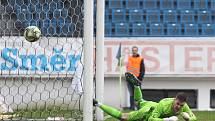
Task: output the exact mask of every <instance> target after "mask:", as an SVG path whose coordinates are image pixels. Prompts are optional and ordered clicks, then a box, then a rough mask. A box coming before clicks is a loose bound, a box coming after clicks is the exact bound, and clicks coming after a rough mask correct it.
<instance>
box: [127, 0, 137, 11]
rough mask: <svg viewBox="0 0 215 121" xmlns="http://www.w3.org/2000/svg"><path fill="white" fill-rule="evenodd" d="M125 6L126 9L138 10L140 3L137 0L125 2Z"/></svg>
mask: <svg viewBox="0 0 215 121" xmlns="http://www.w3.org/2000/svg"><path fill="white" fill-rule="evenodd" d="M125 6H126V8H127V9H138V8H140V1H139V0H126V1H125Z"/></svg>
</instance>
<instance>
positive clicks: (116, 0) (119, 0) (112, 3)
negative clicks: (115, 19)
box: [108, 0, 123, 9]
mask: <svg viewBox="0 0 215 121" xmlns="http://www.w3.org/2000/svg"><path fill="white" fill-rule="evenodd" d="M108 5H109V8H110V9H114V8H123V0H109V4H108Z"/></svg>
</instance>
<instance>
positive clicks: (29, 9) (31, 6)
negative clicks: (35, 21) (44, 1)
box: [27, 4, 36, 12]
mask: <svg viewBox="0 0 215 121" xmlns="http://www.w3.org/2000/svg"><path fill="white" fill-rule="evenodd" d="M27 10H28V11H29V12H35V11H36V5H32V4H30V5H28V8H27Z"/></svg>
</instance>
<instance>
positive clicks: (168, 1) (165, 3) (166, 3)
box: [160, 0, 175, 10]
mask: <svg viewBox="0 0 215 121" xmlns="http://www.w3.org/2000/svg"><path fill="white" fill-rule="evenodd" d="M160 8H161V9H168V10H169V9H175V5H174V0H160Z"/></svg>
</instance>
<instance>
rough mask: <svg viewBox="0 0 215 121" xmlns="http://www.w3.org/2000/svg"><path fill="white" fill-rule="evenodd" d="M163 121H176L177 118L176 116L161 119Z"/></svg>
mask: <svg viewBox="0 0 215 121" xmlns="http://www.w3.org/2000/svg"><path fill="white" fill-rule="evenodd" d="M163 120H164V121H178V117H176V116H171V117H169V118H164V119H163Z"/></svg>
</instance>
